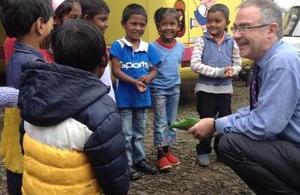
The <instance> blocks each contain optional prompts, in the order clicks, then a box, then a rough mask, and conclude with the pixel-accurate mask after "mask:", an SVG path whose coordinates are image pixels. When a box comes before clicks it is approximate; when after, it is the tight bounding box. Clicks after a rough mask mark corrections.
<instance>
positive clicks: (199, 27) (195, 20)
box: [0, 0, 242, 80]
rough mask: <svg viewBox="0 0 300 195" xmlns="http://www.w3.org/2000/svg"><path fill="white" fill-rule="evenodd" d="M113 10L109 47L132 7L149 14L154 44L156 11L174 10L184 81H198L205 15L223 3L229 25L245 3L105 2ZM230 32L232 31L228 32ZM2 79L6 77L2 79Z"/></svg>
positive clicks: (0, 65) (200, 0)
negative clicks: (196, 56)
mask: <svg viewBox="0 0 300 195" xmlns="http://www.w3.org/2000/svg"><path fill="white" fill-rule="evenodd" d="M105 2H106V3H107V4H108V6H109V7H110V10H111V11H110V19H109V23H110V26H109V28H108V30H107V32H106V33H105V36H106V37H105V38H106V42H107V44H108V46H109V45H110V44H111V43H112V42H113V41H114V40H116V39H118V38H120V37H122V36H123V35H124V30H123V29H122V26H121V22H120V21H121V14H122V10H123V9H124V8H125V7H126V6H127V5H128V4H130V3H138V4H141V5H142V6H143V7H144V8H145V9H146V11H147V13H148V24H147V28H146V31H145V34H144V36H143V39H144V40H145V41H148V42H150V41H154V40H155V39H157V37H158V33H157V30H156V26H155V24H154V20H153V16H154V13H155V11H156V10H157V9H158V8H160V7H174V8H176V9H177V10H178V11H179V13H180V14H181V21H180V25H181V28H180V33H179V37H178V40H179V41H180V42H182V43H184V44H185V46H186V50H185V55H184V59H183V63H182V67H181V70H180V71H181V78H182V80H187V79H191V78H196V76H197V74H195V73H193V72H192V71H191V69H190V67H189V62H190V58H191V53H192V47H193V44H194V43H195V39H196V38H197V37H199V36H201V35H202V34H203V30H204V29H205V21H206V16H205V15H206V11H207V9H208V8H209V7H210V6H212V5H213V4H215V3H223V4H225V5H227V6H228V7H229V9H230V21H233V20H234V18H235V12H236V7H237V6H238V5H239V4H240V3H241V2H242V0H121V1H116V0H105ZM229 29H230V28H229ZM4 39H5V33H4V32H3V28H2V27H1V24H0V43H1V46H2V43H3V41H4ZM0 59H1V61H0V73H2V74H4V72H5V66H4V60H3V59H4V57H3V48H2V47H0ZM1 77H3V76H1Z"/></svg>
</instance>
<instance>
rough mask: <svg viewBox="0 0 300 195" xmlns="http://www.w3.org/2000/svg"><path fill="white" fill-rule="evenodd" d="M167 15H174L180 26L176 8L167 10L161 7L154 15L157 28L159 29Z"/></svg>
mask: <svg viewBox="0 0 300 195" xmlns="http://www.w3.org/2000/svg"><path fill="white" fill-rule="evenodd" d="M167 15H173V16H174V17H175V19H176V21H177V23H178V25H179V13H178V11H177V10H176V9H175V8H166V7H161V8H159V9H157V10H156V11H155V13H154V22H155V24H156V27H157V28H158V25H159V23H160V22H161V20H162V19H163V18H164V17H166V16H167Z"/></svg>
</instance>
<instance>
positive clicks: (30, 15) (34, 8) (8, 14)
mask: <svg viewBox="0 0 300 195" xmlns="http://www.w3.org/2000/svg"><path fill="white" fill-rule="evenodd" d="M52 13H53V9H52V4H51V0H30V1H29V0H1V3H0V15H1V17H0V18H1V22H2V24H3V27H4V29H5V32H6V34H7V36H9V37H17V38H18V37H20V36H22V35H26V34H27V33H28V32H29V31H30V29H31V27H32V25H33V23H34V22H36V21H37V19H38V18H40V17H41V18H43V21H44V22H45V23H46V22H48V20H49V19H50V18H51V16H52Z"/></svg>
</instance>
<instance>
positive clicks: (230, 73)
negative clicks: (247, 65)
mask: <svg viewBox="0 0 300 195" xmlns="http://www.w3.org/2000/svg"><path fill="white" fill-rule="evenodd" d="M233 72H234V70H233V68H232V66H225V68H224V74H225V77H227V78H232V77H233Z"/></svg>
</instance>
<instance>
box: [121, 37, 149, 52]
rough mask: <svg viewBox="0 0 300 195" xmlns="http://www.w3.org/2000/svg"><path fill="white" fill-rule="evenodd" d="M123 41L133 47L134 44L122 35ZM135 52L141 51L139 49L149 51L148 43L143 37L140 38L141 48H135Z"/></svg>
mask: <svg viewBox="0 0 300 195" xmlns="http://www.w3.org/2000/svg"><path fill="white" fill-rule="evenodd" d="M121 41H122V42H123V43H124V44H125V45H127V46H128V47H131V48H133V45H132V43H130V42H129V41H128V40H127V39H126V38H125V37H122V38H121ZM134 51H135V52H139V51H146V52H147V51H148V43H147V42H145V41H143V40H142V39H140V45H139V48H137V49H134Z"/></svg>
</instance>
